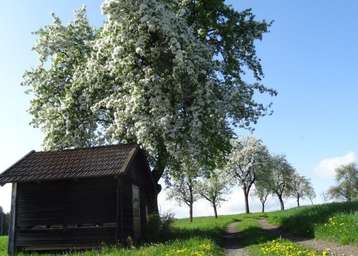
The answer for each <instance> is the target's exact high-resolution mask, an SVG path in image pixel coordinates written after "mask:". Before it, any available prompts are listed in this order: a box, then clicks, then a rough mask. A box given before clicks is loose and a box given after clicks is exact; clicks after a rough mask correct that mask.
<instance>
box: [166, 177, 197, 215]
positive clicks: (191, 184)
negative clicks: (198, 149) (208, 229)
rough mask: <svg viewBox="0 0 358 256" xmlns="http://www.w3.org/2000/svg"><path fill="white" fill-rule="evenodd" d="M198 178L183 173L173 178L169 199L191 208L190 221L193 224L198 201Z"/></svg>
mask: <svg viewBox="0 0 358 256" xmlns="http://www.w3.org/2000/svg"><path fill="white" fill-rule="evenodd" d="M196 186H197V180H196V177H194V176H192V175H190V174H189V175H188V174H185V173H181V175H179V176H176V177H175V178H173V180H172V182H171V183H170V185H169V194H168V199H175V200H176V201H177V202H178V203H179V205H181V204H182V203H184V204H185V205H186V206H188V207H189V219H190V222H193V208H194V202H195V201H197V200H198V193H197V189H196Z"/></svg>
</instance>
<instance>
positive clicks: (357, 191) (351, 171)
mask: <svg viewBox="0 0 358 256" xmlns="http://www.w3.org/2000/svg"><path fill="white" fill-rule="evenodd" d="M336 181H337V183H338V184H337V186H334V187H332V188H330V190H329V191H328V193H329V195H330V196H331V197H332V198H337V199H344V200H346V201H347V202H351V201H353V200H356V199H358V169H357V166H356V165H355V164H354V163H352V164H348V165H343V166H341V167H339V168H337V169H336Z"/></svg>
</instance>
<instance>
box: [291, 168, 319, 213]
mask: <svg viewBox="0 0 358 256" xmlns="http://www.w3.org/2000/svg"><path fill="white" fill-rule="evenodd" d="M291 188H292V190H291V194H292V196H294V197H295V198H296V201H297V207H300V199H303V198H309V199H310V200H311V202H312V198H314V197H316V193H315V192H314V189H313V187H312V185H311V182H310V181H309V180H308V179H307V178H306V177H304V176H301V175H298V174H294V175H293V176H292V183H291Z"/></svg>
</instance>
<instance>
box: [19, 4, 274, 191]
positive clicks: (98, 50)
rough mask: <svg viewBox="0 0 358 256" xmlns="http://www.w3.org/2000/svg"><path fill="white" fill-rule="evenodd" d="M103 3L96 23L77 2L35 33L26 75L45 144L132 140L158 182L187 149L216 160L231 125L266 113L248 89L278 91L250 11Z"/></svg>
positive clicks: (263, 28) (260, 27)
mask: <svg viewBox="0 0 358 256" xmlns="http://www.w3.org/2000/svg"><path fill="white" fill-rule="evenodd" d="M102 10H103V13H104V15H105V18H106V19H105V22H104V24H103V26H102V27H101V28H99V29H93V28H91V26H90V25H89V24H88V21H87V18H86V15H85V10H84V9H81V10H79V11H78V12H77V14H76V16H75V19H74V21H73V22H72V23H70V24H69V25H63V24H62V23H61V21H60V20H59V18H57V17H55V19H54V22H53V24H51V25H48V26H46V27H44V28H42V29H41V30H39V31H38V32H37V35H38V40H37V43H36V44H35V47H34V50H35V51H36V52H37V53H38V54H39V59H40V65H39V66H37V67H35V68H34V69H32V70H30V71H28V72H26V74H25V78H24V82H23V84H24V85H25V86H27V87H28V88H29V91H30V93H32V95H33V100H32V101H31V107H30V113H31V114H32V116H33V124H34V125H35V126H36V127H40V128H41V129H42V130H43V132H44V134H45V140H44V146H45V148H47V149H54V148H59V149H61V148H69V147H80V146H92V145H98V144H108V143H116V142H127V143H138V144H139V145H140V146H141V147H142V148H143V149H145V150H146V152H147V153H148V156H149V159H150V162H151V166H152V167H153V176H154V178H155V181H156V182H158V181H159V179H160V178H161V177H162V176H163V174H164V172H165V171H167V172H168V173H169V172H171V171H172V170H175V169H177V167H178V166H181V165H182V164H181V163H180V162H182V161H184V160H183V159H186V158H187V157H188V156H190V157H191V158H192V159H193V160H194V161H195V162H196V164H197V165H199V166H206V167H208V168H207V169H213V168H214V167H215V165H216V163H217V162H218V161H219V160H220V159H222V158H223V156H224V154H225V153H226V152H228V150H229V148H230V144H229V140H230V139H231V137H232V135H233V133H234V132H233V127H235V126H239V127H249V126H250V125H251V124H252V123H256V121H257V120H258V118H259V117H260V116H262V115H264V114H266V113H267V106H265V105H263V104H261V103H259V102H256V101H255V100H254V95H255V94H256V92H258V93H268V94H271V95H274V94H275V91H273V90H270V89H268V88H266V87H265V86H263V85H262V84H260V80H261V79H262V77H263V72H262V67H261V64H260V60H259V59H258V58H257V56H256V51H255V46H254V42H255V41H256V40H258V39H261V38H262V35H263V33H265V32H267V30H268V27H269V25H270V24H269V23H267V22H265V21H256V20H255V19H254V15H253V14H252V13H251V11H249V10H246V11H242V12H238V11H236V10H234V9H232V8H231V7H230V6H228V5H226V4H225V3H224V1H219V0H215V1H210V2H209V1H184V0H177V1H166V0H138V1H134V0H105V1H104V2H103V5H102ZM244 70H245V71H248V70H250V71H251V72H252V74H253V78H254V79H255V80H256V82H255V83H253V84H249V83H246V82H245V81H244V79H243V77H242V76H243V73H244ZM176 171H177V170H176ZM159 191H160V186H158V192H159Z"/></svg>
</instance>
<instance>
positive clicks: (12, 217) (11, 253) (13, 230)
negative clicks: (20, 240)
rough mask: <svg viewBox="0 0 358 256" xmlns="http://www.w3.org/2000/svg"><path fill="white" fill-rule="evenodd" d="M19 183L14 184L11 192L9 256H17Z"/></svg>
mask: <svg viewBox="0 0 358 256" xmlns="http://www.w3.org/2000/svg"><path fill="white" fill-rule="evenodd" d="M16 194H17V183H12V192H11V213H10V223H9V244H8V253H9V256H14V255H16V205H17V197H16Z"/></svg>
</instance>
